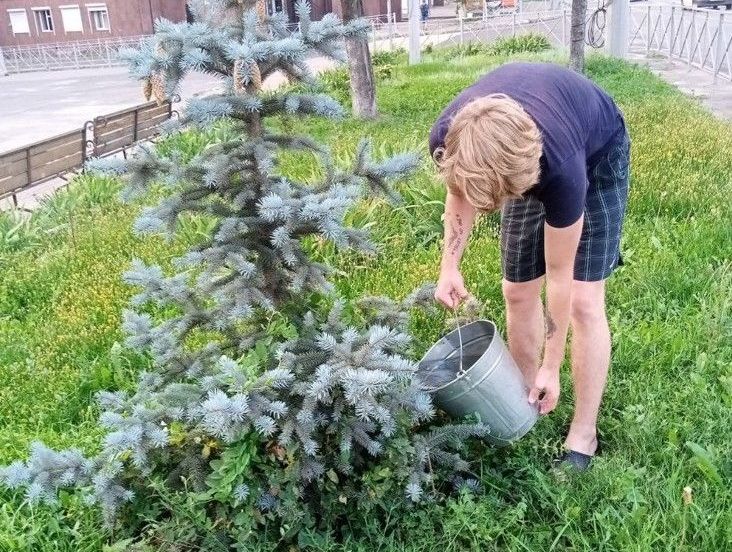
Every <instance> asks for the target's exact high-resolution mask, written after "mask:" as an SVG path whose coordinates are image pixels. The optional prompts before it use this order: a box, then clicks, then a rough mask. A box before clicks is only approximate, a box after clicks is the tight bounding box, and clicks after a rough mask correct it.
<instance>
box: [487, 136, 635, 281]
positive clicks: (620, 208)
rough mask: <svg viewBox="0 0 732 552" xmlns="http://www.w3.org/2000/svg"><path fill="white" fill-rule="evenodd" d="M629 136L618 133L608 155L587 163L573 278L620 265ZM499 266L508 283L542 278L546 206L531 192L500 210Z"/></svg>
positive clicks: (594, 276) (600, 276)
mask: <svg viewBox="0 0 732 552" xmlns="http://www.w3.org/2000/svg"><path fill="white" fill-rule="evenodd" d="M629 172H630V138H629V136H628V134H627V132H622V133H620V134H619V136H618V137H617V138H615V139H613V141H612V142H611V143H610V144H609V145H608V147H607V148H606V153H605V154H603V155H602V156H601V157H600V158H599V159H597V160H596V161H595V162H594V164H593V165H592V166H590V167H588V170H587V178H588V181H589V188H588V189H587V198H586V200H585V218H584V225H583V227H582V235H581V237H580V241H579V245H578V247H577V256H576V257H575V263H574V279H575V280H581V281H585V282H593V281H597V280H604V279H605V278H607V277H608V276H610V274H612V272H613V270H615V268H616V267H617V266H618V265H619V264H622V259H621V257H620V236H621V233H622V229H623V218H624V217H625V208H626V205H627V203H628V183H629V176H630V175H629ZM501 267H502V269H503V277H504V278H505V279H506V280H508V281H509V282H528V281H530V280H534V279H536V278H539V277H540V276H543V275H544V274H545V272H546V265H545V263H544V206H543V205H542V203H541V202H540V201H539V200H538V199H536V198H534V197H531V196H526V197H525V198H522V199H516V200H511V201H509V202H507V203H506V204H505V205H504V206H503V209H502V210H501Z"/></svg>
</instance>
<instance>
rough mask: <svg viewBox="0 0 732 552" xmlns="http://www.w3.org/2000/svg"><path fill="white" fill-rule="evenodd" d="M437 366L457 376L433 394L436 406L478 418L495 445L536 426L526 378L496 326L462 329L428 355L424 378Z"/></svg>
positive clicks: (476, 324)
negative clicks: (487, 429)
mask: <svg viewBox="0 0 732 552" xmlns="http://www.w3.org/2000/svg"><path fill="white" fill-rule="evenodd" d="M461 344H462V348H461ZM461 352H462V356H461ZM458 361H459V362H458ZM435 366H440V367H441V369H443V370H444V369H445V367H446V366H447V367H448V370H452V371H453V373H454V378H453V379H452V380H451V381H449V382H447V383H445V384H444V385H440V386H439V387H436V388H433V389H429V391H430V392H431V393H433V394H434V398H435V402H436V404H437V405H438V406H439V407H440V408H442V409H443V410H445V411H446V412H447V413H448V414H450V415H451V416H453V417H463V416H466V415H468V414H477V415H478V417H479V418H480V421H481V422H482V423H483V424H485V425H487V426H488V427H489V428H490V433H489V435H488V437H487V439H488V440H490V441H491V442H492V443H493V444H495V445H498V446H505V445H508V444H510V443H512V442H514V441H516V440H517V439H520V438H521V437H523V436H524V435H526V433H528V431H529V430H530V429H531V428H532V427H533V426H534V424H535V423H536V420H537V418H538V410H537V407H536V406H535V405H531V404H529V401H528V398H529V389H528V387H527V386H526V384H525V383H524V378H523V375H522V374H521V371H520V370H519V368H518V366H517V365H516V362H515V361H514V360H513V357H511V354H510V353H509V352H508V348H507V347H506V345H505V344H504V342H503V340H502V339H501V336H500V335H499V333H498V331H497V329H496V326H495V324H494V323H493V322H490V321H489V320H479V321H477V322H472V323H470V324H467V325H465V326H462V327H460V326H458V329H456V330H454V331H452V332H450V333H449V334H447V335H446V336H445V337H443V338H442V339H440V340H439V341H438V342H437V343H435V344H434V345H433V346H432V347H431V348H430V350H429V351H427V354H426V355H425V356H424V357H423V358H422V360H421V361H420V363H419V368H418V375H422V376H424V375H425V374H428V373H429V372H430V371H431V370H434V367H435Z"/></svg>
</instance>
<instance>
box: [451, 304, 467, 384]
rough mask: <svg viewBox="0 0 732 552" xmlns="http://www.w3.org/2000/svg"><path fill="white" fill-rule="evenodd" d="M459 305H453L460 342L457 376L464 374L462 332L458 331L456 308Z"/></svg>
mask: <svg viewBox="0 0 732 552" xmlns="http://www.w3.org/2000/svg"><path fill="white" fill-rule="evenodd" d="M459 308H460V305H457V306H455V307H453V314H454V315H455V324H456V325H457V334H458V343H459V344H460V365H459V366H460V369H459V370H458V375H457V377H458V378H461V377H463V376H464V375H465V368H464V367H463V334H462V332H461V331H460V330H461V328H460V317H459V316H458V309H459Z"/></svg>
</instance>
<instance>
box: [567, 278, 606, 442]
mask: <svg viewBox="0 0 732 552" xmlns="http://www.w3.org/2000/svg"><path fill="white" fill-rule="evenodd" d="M571 313H572V314H571V325H572V378H573V381H574V395H575V407H574V417H573V418H572V424H571V425H570V428H569V433H568V434H567V440H566V441H565V445H566V446H567V447H568V448H570V449H571V450H576V451H577V452H582V453H584V454H594V453H595V450H596V449H597V415H598V412H599V410H600V403H601V402H602V395H603V393H604V391H605V382H606V381H607V372H608V367H609V366H610V328H609V327H608V323H607V316H606V314H605V282H604V281H600V282H580V281H577V280H575V281H574V282H573V283H572V310H571Z"/></svg>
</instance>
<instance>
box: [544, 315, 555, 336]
mask: <svg viewBox="0 0 732 552" xmlns="http://www.w3.org/2000/svg"><path fill="white" fill-rule="evenodd" d="M556 330H557V325H556V324H555V323H554V320H552V315H551V313H550V312H548V311H547V313H546V337H547V339H549V338H550V337H552V336H553V335H554V332H555V331H556Z"/></svg>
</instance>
